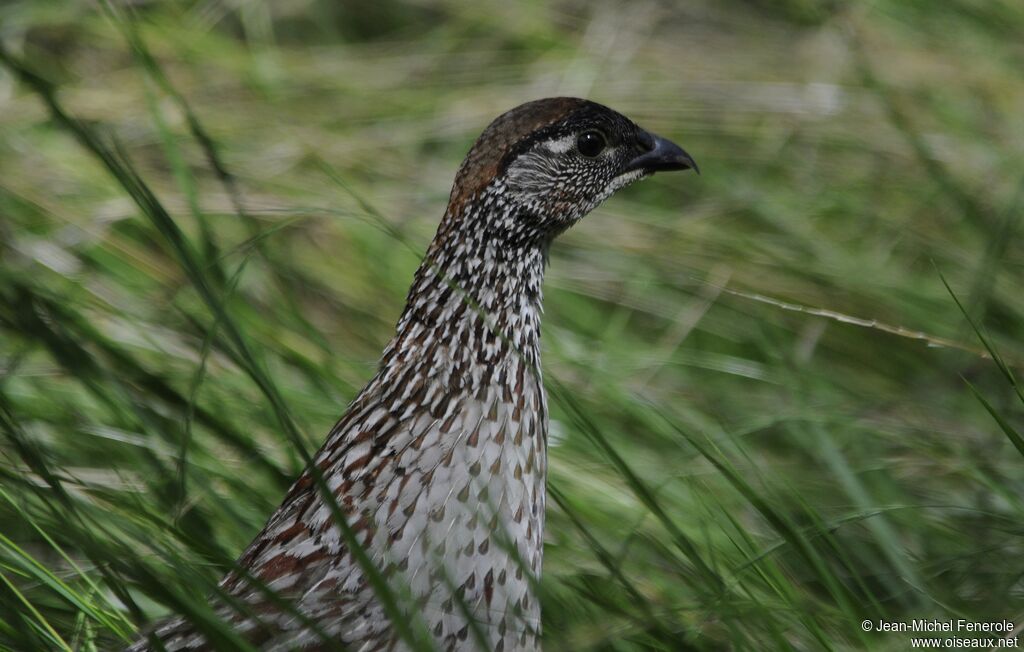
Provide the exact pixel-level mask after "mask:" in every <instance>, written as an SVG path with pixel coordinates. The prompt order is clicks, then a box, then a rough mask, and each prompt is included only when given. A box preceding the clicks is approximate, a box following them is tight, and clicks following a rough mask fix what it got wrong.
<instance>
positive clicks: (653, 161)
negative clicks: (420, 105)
mask: <svg viewBox="0 0 1024 652" xmlns="http://www.w3.org/2000/svg"><path fill="white" fill-rule="evenodd" d="M687 169H692V170H694V171H697V164H696V163H694V161H693V159H692V158H691V157H690V155H689V154H687V153H686V152H685V151H683V149H682V148H680V147H679V146H678V145H676V144H675V143H672V142H671V141H669V140H667V139H665V138H662V137H660V136H656V135H654V134H652V133H650V132H648V131H645V130H644V129H642V128H640V127H639V126H637V125H636V124H635V123H633V122H632V121H631V120H630V119H628V118H626V117H625V116H623V115H622V114H620V113H617V112H616V111H613V110H611V109H609V108H608V107H606V106H602V105H600V104H597V103H595V102H590V101H588V100H582V99H577V98H569V97H556V98H548V99H543V100H536V101H533V102H527V103H526V104H522V105H520V106H518V107H516V108H514V109H512V110H511V111H508V112H506V113H504V114H503V115H501V116H499V117H498V118H496V119H495V120H494V121H493V122H492V123H491V124H490V125H489V126H488V127H487V129H485V130H484V132H483V134H481V136H480V138H479V139H477V141H476V143H475V144H474V145H473V147H472V149H470V151H469V154H468V155H467V156H466V160H465V161H464V162H463V164H462V167H461V168H460V169H459V173H458V175H457V176H456V179H455V186H454V187H453V189H452V195H451V199H450V202H449V214H450V216H451V217H453V218H455V219H458V218H459V216H461V215H463V214H464V213H466V212H467V209H470V208H473V207H476V208H485V209H486V210H487V212H488V213H489V214H491V215H497V216H503V217H501V218H499V219H511V220H512V221H511V222H509V223H504V224H500V225H498V224H492V225H490V227H491V228H500V229H502V230H507V229H511V230H512V231H513V232H514V233H515V234H517V235H520V236H524V237H528V238H529V237H533V236H539V237H541V238H542V239H550V238H551V237H553V236H554V235H557V234H558V233H560V232H561V231H563V230H565V229H566V228H568V227H569V226H571V225H572V224H574V223H575V222H577V221H578V220H579V219H580V218H582V217H583V216H584V215H586V214H587V213H588V212H590V211H591V210H592V209H593V208H594V207H596V206H597V205H598V204H600V203H601V202H602V201H604V200H605V199H607V198H608V197H609V196H610V195H611V194H612V193H614V192H615V191H616V190H619V189H620V188H623V187H625V186H627V185H629V184H630V183H632V182H634V181H637V180H638V179H641V178H643V177H646V176H649V175H651V174H654V173H655V172H661V171H667V170H687ZM508 216H512V217H511V218H509V217H508Z"/></svg>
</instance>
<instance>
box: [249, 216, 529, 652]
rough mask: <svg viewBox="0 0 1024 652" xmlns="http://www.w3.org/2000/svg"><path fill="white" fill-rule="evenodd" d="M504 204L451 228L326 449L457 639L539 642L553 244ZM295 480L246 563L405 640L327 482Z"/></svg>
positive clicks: (387, 637) (345, 619) (342, 494)
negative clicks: (545, 329) (545, 333)
mask: <svg viewBox="0 0 1024 652" xmlns="http://www.w3.org/2000/svg"><path fill="white" fill-rule="evenodd" d="M495 207H496V205H495V203H494V202H493V201H492V200H491V199H490V198H489V197H488V196H484V197H481V198H479V200H478V201H477V202H475V203H474V205H473V206H472V207H467V208H469V210H467V211H465V212H464V214H462V215H459V216H458V218H457V219H455V218H454V216H452V220H451V221H452V222H453V223H452V224H451V225H449V227H448V228H446V229H443V230H442V231H441V232H440V233H439V235H438V237H437V239H436V240H435V242H434V244H433V246H432V247H431V248H430V251H429V252H428V255H427V258H426V259H425V260H424V262H423V264H422V265H421V266H420V268H419V270H418V272H417V273H416V277H415V280H414V282H413V285H412V288H411V290H410V292H409V298H408V303H407V305H406V308H405V311H404V313H403V314H402V317H401V318H400V320H399V322H398V326H397V332H396V334H395V337H394V338H393V340H392V341H391V343H390V345H389V346H388V347H387V349H386V351H385V353H384V357H383V362H382V365H381V368H380V371H379V372H378V374H377V375H376V377H375V378H374V379H373V380H372V381H371V382H370V383H369V385H368V386H367V387H366V389H365V390H364V391H363V392H362V394H360V396H359V397H358V398H357V399H356V401H355V402H354V404H353V406H352V407H351V409H350V410H349V412H348V413H347V414H346V416H345V417H344V418H343V419H342V421H341V422H340V423H339V424H338V425H337V426H336V427H335V428H334V430H333V432H332V434H331V436H330V437H329V439H328V441H327V443H326V445H325V446H324V447H323V449H321V451H320V452H319V453H318V454H317V456H316V459H315V464H316V465H317V466H318V467H319V468H320V469H321V471H322V472H323V474H324V477H325V479H326V482H327V485H328V487H329V489H330V490H331V491H332V492H333V493H334V494H335V495H336V496H337V497H338V500H339V504H340V505H341V506H342V507H343V508H344V510H345V513H346V516H347V517H348V519H349V522H350V524H351V525H352V528H353V529H354V530H355V532H356V534H357V535H358V536H359V537H360V540H364V541H365V543H366V548H367V551H368V552H369V553H370V557H371V559H372V560H373V561H374V562H375V563H376V564H377V565H378V567H380V568H381V569H383V571H384V574H385V576H386V577H388V579H389V581H390V582H391V585H392V587H393V588H394V590H395V592H396V593H397V594H399V595H405V596H406V600H408V601H411V603H412V604H414V605H416V611H417V612H418V614H420V615H421V616H422V617H423V618H424V620H425V621H426V623H425V624H426V626H427V628H428V629H429V631H430V633H431V635H432V637H433V638H434V642H435V643H436V644H438V647H439V648H440V649H445V650H461V649H466V650H469V649H473V650H476V649H481V647H483V648H485V649H494V650H502V649H504V650H533V649H538V647H539V633H540V609H539V604H538V601H537V599H536V597H535V595H534V593H533V591H532V590H531V584H530V582H531V575H532V576H533V578H538V577H539V575H540V570H541V554H542V537H543V527H544V480H545V468H546V434H547V416H546V409H545V402H544V393H543V386H542V383H541V379H540V373H539V366H538V363H539V328H540V310H541V306H540V302H541V281H542V278H543V273H544V255H543V246H542V241H541V240H540V239H539V238H536V237H518V238H510V237H509V236H510V235H511V234H512V233H515V234H517V235H519V236H524V235H525V234H524V233H523V230H522V229H521V228H520V227H519V226H517V225H519V224H522V219H521V216H519V215H512V214H509V215H508V216H507V221H508V223H507V224H506V225H504V226H507V227H510V229H503V228H501V227H502V222H504V221H505V219H502V218H499V219H495V215H493V214H491V213H489V211H491V210H492V209H493V208H495ZM448 222H449V220H448V219H446V222H445V223H446V224H448ZM496 227H497V228H496ZM292 494H293V495H292V496H290V497H289V499H288V500H287V501H286V504H287V505H288V509H286V510H284V511H282V512H281V513H280V515H279V517H278V518H276V519H275V520H274V521H272V522H271V523H270V524H269V525H268V526H267V529H266V531H265V533H264V535H263V536H261V537H259V539H258V541H257V542H256V543H255V544H254V545H253V546H252V548H250V550H249V551H247V552H246V554H245V556H244V557H243V565H244V566H246V567H248V568H252V569H253V571H254V572H255V574H256V575H257V576H258V577H259V578H260V579H262V580H263V581H264V582H267V583H268V584H270V586H272V587H273V588H275V589H276V590H278V591H280V592H285V593H288V594H296V595H301V598H299V600H300V606H301V608H302V611H303V612H304V613H306V614H310V615H314V617H315V618H316V619H317V620H318V621H320V622H321V623H322V625H323V627H324V629H325V630H327V632H328V633H329V634H331V635H337V636H339V637H340V638H341V639H342V640H344V641H345V642H347V643H351V644H353V645H354V647H353V649H378V648H380V649H385V648H387V647H388V645H389V644H390V643H391V642H393V638H394V632H393V631H392V628H391V625H390V623H389V622H388V620H387V618H386V617H385V616H384V614H383V612H382V609H381V607H380V606H379V605H378V603H377V599H376V597H375V596H374V595H373V592H372V590H371V589H370V587H369V586H368V584H367V582H366V580H365V578H364V577H363V574H362V571H361V570H360V569H359V567H358V566H357V565H356V564H355V563H354V562H353V560H352V559H351V558H350V556H349V555H348V554H347V551H345V550H344V546H343V544H342V541H341V539H340V537H339V533H338V531H337V529H336V527H335V526H334V524H333V522H332V519H331V515H330V511H329V510H328V508H327V506H326V505H324V504H323V502H322V499H321V497H320V495H319V494H318V493H317V491H316V490H315V487H314V486H313V483H312V482H310V479H309V478H307V477H303V478H301V479H300V480H299V481H298V483H297V484H296V487H295V488H294V489H293V490H292ZM339 591H340V592H342V593H344V594H345V596H346V599H345V604H344V606H342V605H340V604H339V603H338V600H337V594H338V592H339ZM459 600H461V602H462V604H461V605H460V604H458V601H459ZM467 612H468V615H469V617H468V618H467ZM470 620H473V621H475V625H471V623H470ZM481 634H482V635H483V636H485V637H486V639H487V640H486V644H485V645H480V644H481V643H483V641H480V640H479V637H480V635H481ZM299 636H300V637H305V636H306V635H305V634H302V633H300V634H299ZM294 642H303V641H293V643H294ZM309 642H310V643H312V642H313V641H312V640H310V641H309ZM399 647H401V646H399Z"/></svg>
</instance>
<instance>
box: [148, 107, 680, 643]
mask: <svg viewBox="0 0 1024 652" xmlns="http://www.w3.org/2000/svg"><path fill="white" fill-rule="evenodd" d="M684 169H694V170H696V169H697V166H696V165H695V164H694V162H693V159H692V158H690V156H689V155H688V154H687V153H686V152H684V151H683V150H682V149H680V148H679V147H678V146H677V145H675V144H673V143H671V142H669V141H668V140H665V139H664V138H659V137H658V136H655V135H653V134H650V133H648V132H646V131H644V130H643V129H641V128H640V127H638V126H637V125H635V124H634V123H633V122H631V121H630V120H629V119H627V118H626V117H624V116H622V115H620V114H618V113H616V112H615V111H612V110H611V109H609V108H607V107H604V106H601V105H600V104H595V103H593V102H589V101H586V100H581V99H575V98H565V97H560V98H550V99H544V100H538V101H535V102H529V103H527V104H523V105H521V106H519V107H516V108H514V109H512V110H511V111H509V112H508V113H505V114H504V115H502V116H500V117H498V118H497V119H496V120H495V121H494V122H492V123H491V125H490V126H489V127H487V129H486V130H484V132H483V134H482V135H481V136H480V138H479V139H478V140H477V141H476V144H474V145H473V147H472V149H470V151H469V154H468V155H467V156H466V160H465V161H464V162H463V164H462V167H461V168H459V171H458V174H457V175H456V177H455V185H454V187H453V188H452V192H451V197H450V199H449V202H448V209H447V211H445V215H444V219H443V220H442V221H441V225H440V228H438V230H437V235H436V236H435V237H434V240H433V242H432V243H431V245H430V248H429V249H428V250H427V255H426V257H425V259H424V261H423V263H422V264H421V265H420V267H419V269H418V270H417V272H416V276H415V279H414V280H413V284H412V288H411V289H410V290H409V296H408V299H407V303H406V306H405V310H404V312H403V313H402V316H401V318H400V319H399V320H398V327H397V332H396V334H395V336H394V339H392V340H391V343H390V344H389V345H388V347H387V349H386V350H385V351H384V356H383V359H382V360H381V363H380V368H379V371H378V372H377V375H376V376H374V377H373V379H372V380H371V381H370V382H369V384H367V386H366V387H365V388H364V389H363V390H362V391H361V392H360V393H359V395H358V396H357V397H356V399H355V400H354V401H353V403H352V404H351V405H350V406H349V409H348V411H347V412H346V413H345V414H344V416H342V417H341V420H340V421H338V424H337V425H336V426H335V427H334V429H333V430H331V433H330V435H329V436H328V437H327V441H326V442H325V443H324V445H323V447H322V448H321V449H320V451H319V452H318V453H317V454H316V456H315V458H314V464H315V466H316V468H317V469H319V471H320V473H321V474H322V475H321V478H322V481H321V482H319V483H318V482H317V481H316V479H315V478H314V476H313V474H311V472H310V470H309V469H307V470H306V471H305V472H304V473H303V474H302V476H301V477H299V479H298V480H297V481H296V482H295V484H294V485H293V486H292V488H291V490H290V491H289V492H288V495H287V496H286V497H285V499H284V502H283V503H282V504H281V506H280V507H279V508H278V509H277V511H276V512H275V513H274V514H273V516H271V517H270V520H269V521H268V522H267V525H266V527H264V529H263V531H262V532H261V533H260V534H259V535H258V536H257V537H256V538H255V539H254V540H253V542H252V543H251V544H250V545H249V548H248V549H247V550H246V551H245V553H244V554H243V555H242V557H241V558H240V559H239V562H238V567H239V569H243V571H244V572H239V571H237V570H236V571H234V572H232V573H230V574H229V575H228V576H227V577H225V579H224V580H223V581H222V583H221V588H222V589H223V590H224V591H225V592H226V593H227V594H229V595H230V596H232V597H233V598H234V599H235V600H234V601H235V602H237V603H241V604H242V605H244V606H246V607H248V608H247V609H243V610H241V613H240V610H239V609H237V604H236V608H232V609H229V608H228V607H227V606H222V607H219V609H220V611H221V612H222V613H223V614H224V618H225V620H227V621H228V622H230V623H231V625H232V627H233V629H234V631H235V632H237V634H238V635H239V636H240V637H241V638H243V639H245V640H247V641H249V642H251V644H252V645H254V646H255V647H258V648H261V649H265V650H281V651H283V650H293V649H297V650H321V649H348V650H354V651H369V650H406V649H410V647H411V646H410V645H409V642H408V641H407V640H403V639H401V638H400V637H399V635H398V632H397V630H396V628H395V626H394V625H393V623H392V621H391V620H390V619H389V617H388V615H387V612H386V610H385V608H384V606H383V604H382V601H381V600H379V599H378V597H377V594H376V593H375V592H374V590H373V588H372V587H371V584H370V581H369V579H368V578H369V576H368V574H367V573H366V572H364V569H365V566H364V565H361V564H360V563H359V561H358V560H357V559H356V557H355V556H354V555H353V553H352V551H351V548H350V546H349V545H347V544H346V537H345V536H344V535H343V531H342V529H341V528H340V527H339V526H338V525H337V521H336V520H335V518H334V516H332V509H331V504H330V503H329V502H327V501H325V499H324V491H329V492H330V494H331V495H333V498H334V500H335V501H336V504H337V506H339V507H340V511H341V512H342V513H343V514H344V515H345V519H346V522H347V523H348V524H349V525H350V528H351V532H352V533H354V534H355V537H356V540H357V541H359V542H360V543H361V544H362V546H363V548H364V550H365V551H366V553H367V555H368V558H369V560H370V561H372V563H373V565H374V566H375V567H376V568H378V569H380V571H381V575H380V576H381V577H383V578H386V580H387V582H388V584H389V586H390V587H391V588H392V590H393V592H394V594H395V595H396V597H397V601H398V603H399V605H400V606H399V609H400V610H401V613H402V614H403V620H406V619H408V622H410V623H413V622H415V621H416V620H417V619H420V622H421V623H422V624H424V625H425V626H426V630H425V633H423V632H424V629H423V627H422V626H420V627H419V628H418V629H416V628H414V629H413V631H414V632H415V631H418V632H421V633H422V634H421V635H422V636H423V639H424V640H421V641H420V642H421V643H426V645H427V646H428V649H431V648H432V649H440V650H480V649H484V650H496V651H501V650H504V651H506V652H511V651H513V650H539V649H540V605H539V604H538V601H537V597H536V595H535V592H534V589H533V586H534V585H533V582H534V581H535V579H536V578H538V577H539V576H540V572H541V554H542V546H543V535H544V491H545V489H544V482H545V476H546V468H547V427H548V423H547V409H546V405H545V398H544V387H543V384H542V382H541V374H540V316H541V281H542V279H543V277H544V266H545V262H546V258H547V250H548V247H549V245H550V244H551V241H552V240H553V239H554V238H555V236H557V235H559V234H560V233H562V232H563V231H565V230H566V229H567V228H569V227H570V226H572V225H573V224H575V223H576V222H577V221H578V220H579V219H580V218H582V217H583V216H584V215H586V214H587V213H588V212H589V211H590V210H591V209H593V208H594V207H595V206H597V205H598V204H599V203H601V202H602V201H603V200H604V199H606V198H607V197H608V196H610V195H611V194H612V193H613V192H615V191H616V190H618V189H619V188H622V187H624V186H626V185H628V184H630V183H632V182H634V181H636V180H638V179H640V178H643V177H645V176H648V175H650V174H652V173H654V172H659V171H663V170H684ZM363 563H364V564H365V563H366V560H365V558H364V561H363ZM246 575H249V576H250V577H252V578H255V579H256V580H258V583H256V584H257V585H255V586H254V583H253V582H251V581H250V580H249V579H247V578H246ZM259 583H262V585H263V587H262V588H260V587H259V586H258V584H259ZM266 589H272V590H273V591H274V592H276V594H277V595H278V596H280V598H284V599H285V600H286V601H287V602H289V603H290V604H291V605H292V607H291V608H290V609H289V608H283V607H282V606H281V601H280V600H279V601H277V603H275V601H274V600H272V599H270V598H269V597H268V591H267V590H266ZM246 612H248V613H246ZM297 614H301V617H299V616H298V615H297ZM317 630H319V631H317ZM155 639H159V640H160V641H161V642H162V644H163V645H164V647H165V648H166V649H167V650H171V651H173V650H199V649H202V650H207V649H214V648H215V644H214V643H213V642H211V641H209V640H208V639H207V638H206V637H204V635H203V634H201V633H199V631H198V630H197V629H195V628H194V627H193V626H192V625H190V624H189V623H187V622H186V621H184V620H182V619H178V620H174V621H171V622H168V623H167V624H165V625H163V626H160V627H158V628H157V629H156V630H155V631H154V632H152V633H151V634H150V635H149V637H148V638H147V639H146V640H142V641H139V642H138V643H136V644H135V645H134V646H133V647H132V648H131V650H133V651H141V650H148V649H157V648H156V647H155V646H153V647H151V645H153V643H154V640H155ZM417 646H418V647H422V645H417Z"/></svg>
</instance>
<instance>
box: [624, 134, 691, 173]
mask: <svg viewBox="0 0 1024 652" xmlns="http://www.w3.org/2000/svg"><path fill="white" fill-rule="evenodd" d="M637 141H638V143H639V144H640V146H641V147H643V148H644V150H645V151H644V152H643V153H642V154H640V155H638V156H637V157H636V158H634V159H633V160H632V161H630V162H629V163H627V164H626V167H625V168H624V169H623V170H622V171H623V172H632V171H633V170H643V171H645V172H665V171H668V170H693V171H694V172H696V173H697V174H700V169H699V168H698V167H697V163H696V162H694V160H693V157H692V156H690V155H689V154H687V153H686V152H685V151H683V148H682V147H680V146H679V145H676V144H675V143H673V142H672V141H671V140H668V139H667V138H662V137H661V136H656V135H654V134H649V133H647V132H646V131H641V132H640V135H639V136H638V137H637Z"/></svg>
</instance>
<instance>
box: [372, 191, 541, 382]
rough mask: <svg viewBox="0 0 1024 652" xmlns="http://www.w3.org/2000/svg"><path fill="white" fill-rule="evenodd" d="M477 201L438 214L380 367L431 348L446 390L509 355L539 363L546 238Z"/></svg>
mask: <svg viewBox="0 0 1024 652" xmlns="http://www.w3.org/2000/svg"><path fill="white" fill-rule="evenodd" d="M501 208H502V207H501V206H500V202H497V201H495V200H493V198H489V197H488V196H485V197H484V198H482V199H480V200H479V201H478V202H476V203H474V204H471V205H469V206H467V207H465V208H464V209H463V210H462V211H460V212H459V213H458V214H456V213H454V212H453V211H452V210H449V212H448V213H447V214H446V215H445V218H444V220H443V221H442V224H441V227H440V228H439V229H438V232H437V235H436V236H435V238H434V241H433V242H432V243H431V246H430V248H429V249H428V251H427V255H426V257H425V259H424V260H423V263H422V264H421V265H420V267H419V269H418V270H417V272H416V276H415V279H414V281H413V284H412V287H411V289H410V290H409V296H408V299H407V303H406V307H405V311H404V312H403V313H402V317H401V318H400V320H399V322H398V326H397V332H396V335H395V338H394V339H393V340H392V342H391V344H390V345H389V346H388V349H387V350H386V351H385V354H384V360H383V363H384V365H388V364H390V363H399V364H401V363H402V362H406V361H408V360H409V358H411V357H416V355H417V354H419V355H420V356H422V355H426V354H427V353H428V352H429V351H431V350H435V351H436V350H438V349H439V350H446V351H448V352H449V353H450V352H452V351H458V352H459V355H447V356H444V355H435V356H434V357H435V358H436V359H435V360H434V363H435V364H436V365H437V366H438V368H436V369H434V371H435V372H436V373H437V376H435V377H449V378H448V380H449V382H450V383H451V384H452V385H453V386H458V385H460V384H462V383H460V382H459V380H460V379H462V377H463V376H465V374H466V372H468V371H469V368H470V367H473V366H474V365H496V364H498V363H500V362H502V361H503V360H505V359H507V358H508V357H509V356H516V357H518V358H520V359H521V360H522V361H523V362H525V363H526V364H525V366H526V367H527V368H533V369H537V368H539V365H540V317H541V312H542V306H541V302H542V290H541V285H542V283H543V280H544V268H545V263H546V251H547V244H546V243H547V242H548V240H547V239H545V238H543V237H540V236H539V232H533V231H532V229H530V223H531V222H533V220H531V219H530V217H529V215H524V212H523V211H521V210H517V209H505V210H500V209H501Z"/></svg>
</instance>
